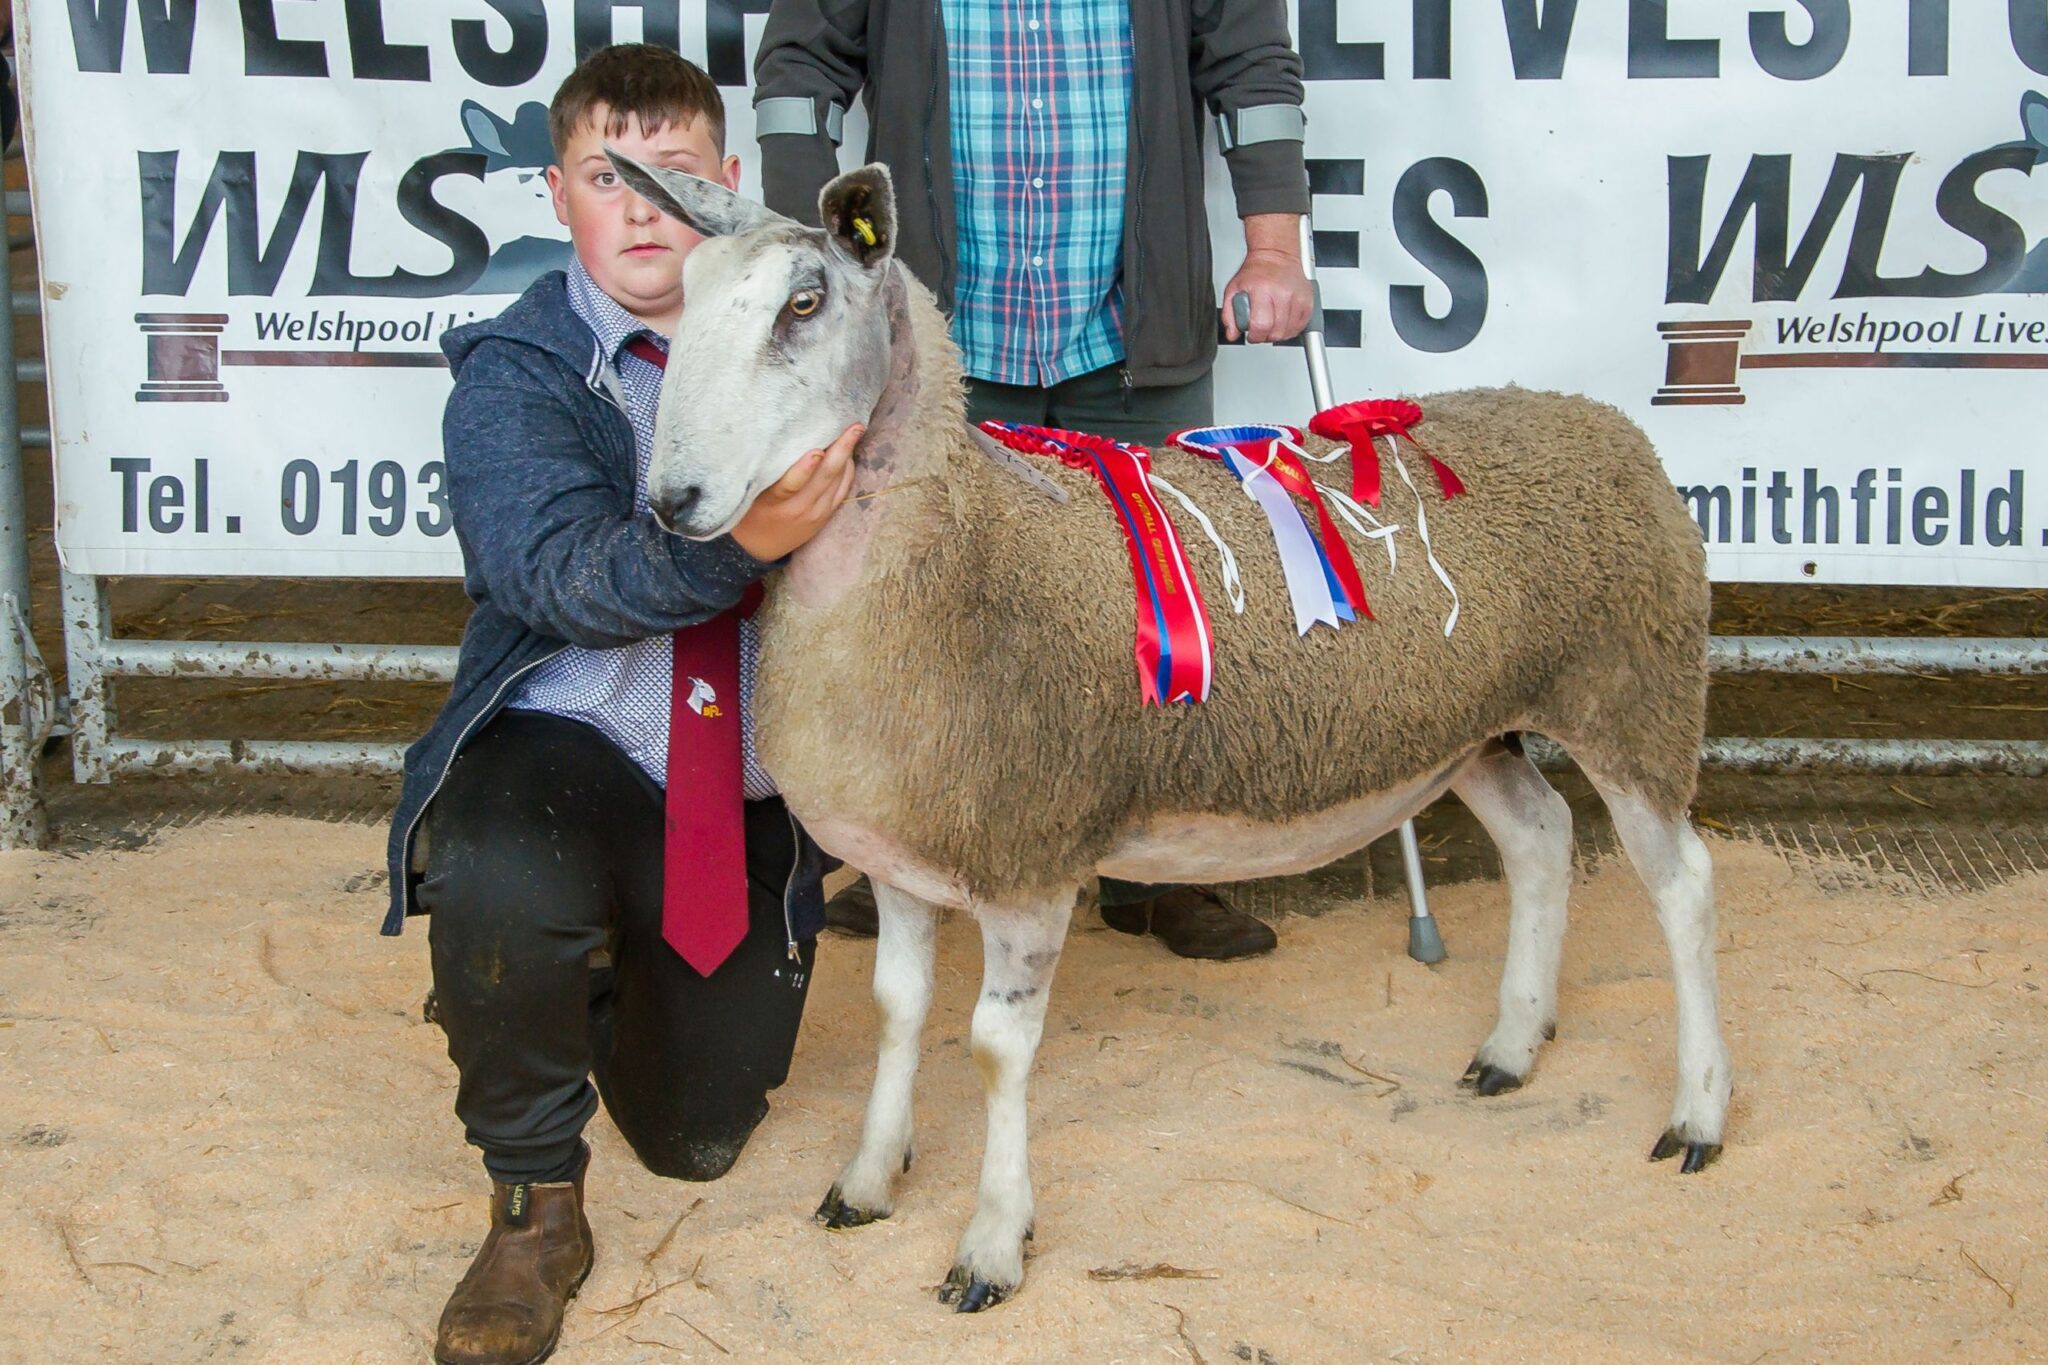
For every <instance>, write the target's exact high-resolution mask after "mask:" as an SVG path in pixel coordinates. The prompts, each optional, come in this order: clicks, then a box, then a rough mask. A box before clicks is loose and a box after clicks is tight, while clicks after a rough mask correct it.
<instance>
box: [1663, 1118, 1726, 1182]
mask: <svg viewBox="0 0 2048 1365" xmlns="http://www.w3.org/2000/svg"><path fill="white" fill-rule="evenodd" d="M1680 1152H1684V1153H1685V1160H1684V1161H1682V1162H1680V1163H1679V1167H1678V1173H1679V1174H1680V1175H1691V1174H1693V1173H1694V1172H1696V1171H1704V1170H1705V1169H1707V1167H1709V1166H1711V1165H1713V1164H1714V1159H1715V1158H1716V1157H1718V1156H1720V1155H1721V1144H1720V1143H1718V1142H1688V1141H1686V1139H1684V1138H1682V1137H1680V1136H1679V1135H1678V1133H1677V1131H1676V1130H1675V1129H1669V1128H1667V1129H1665V1131H1664V1136H1663V1137H1660V1138H1658V1139H1657V1145H1656V1146H1655V1147H1652V1148H1651V1149H1650V1160H1652V1161H1668V1160H1670V1159H1671V1158H1672V1157H1675V1156H1677V1155H1678V1154H1679V1153H1680Z"/></svg>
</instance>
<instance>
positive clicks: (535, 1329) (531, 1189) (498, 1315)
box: [434, 1147, 595, 1365]
mask: <svg viewBox="0 0 2048 1365" xmlns="http://www.w3.org/2000/svg"><path fill="white" fill-rule="evenodd" d="M589 1169H590V1149H589V1148H588V1147H586V1148H584V1150H583V1165H582V1166H581V1167H579V1168H578V1170H577V1172H576V1178H575V1179H574V1180H564V1181H561V1182H559V1183H555V1184H548V1185H500V1184H498V1183H497V1182H495V1181H493V1182H492V1184H491V1232H490V1236H488V1237H486V1238H484V1244H483V1246H482V1247H481V1248H479V1249H478V1251H477V1253H476V1259H475V1260H474V1261H471V1262H470V1263H469V1273H468V1274H466V1275H464V1276H463V1277H462V1283H461V1284H458V1285H456V1286H455V1292H454V1293H453V1294H450V1295H449V1296H448V1306H447V1307H446V1308H444V1309H442V1310H441V1332H440V1336H439V1338H438V1339H437V1340H436V1341H435V1342H434V1359H435V1360H436V1361H438V1362H440V1365H534V1362H536V1361H541V1360H546V1359H547V1358H548V1356H550V1355H551V1354H553V1353H554V1349H555V1342H556V1341H557V1340H559V1339H560V1338H561V1335H562V1313H563V1311H564V1310H565V1309H567V1308H568V1306H569V1300H571V1299H573V1298H575V1297H576V1291H577V1290H578V1289H580V1288H582V1287H583V1279H584V1277H585V1276H586V1275H588V1274H590V1265H591V1262H592V1260H593V1259H594V1257H595V1251H594V1248H593V1246H592V1243H591V1240H590V1221H589V1220H588V1219H586V1218H585V1217H584V1216H583V1176H584V1173H585V1172H587V1171H588V1170H589Z"/></svg>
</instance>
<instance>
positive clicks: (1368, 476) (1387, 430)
mask: <svg viewBox="0 0 2048 1365" xmlns="http://www.w3.org/2000/svg"><path fill="white" fill-rule="evenodd" d="M1421 420H1422V408H1421V407H1420V406H1419V405H1418V404H1415V403H1411V402H1410V401H1408V400H1407V399H1405V398H1368V399H1361V400H1359V401H1358V402H1355V403H1340V404H1338V405H1337V406H1336V407H1334V408H1325V409H1323V411H1321V412H1319V413H1317V414H1316V415H1315V416H1314V417H1311V418H1310V419H1309V423H1308V429H1309V430H1310V431H1312V432H1314V433H1315V434H1316V435H1318V436H1320V437H1322V438H1323V439H1324V440H1326V441H1342V442H1344V444H1346V445H1348V446H1349V447H1351V496H1352V497H1354V498H1356V499H1358V500H1359V501H1360V502H1363V503H1369V504H1371V505H1372V506H1374V507H1377V506H1379V505H1380V460H1379V452H1378V451H1377V450H1375V449H1374V447H1373V438H1374V437H1376V436H1391V437H1393V438H1394V439H1395V440H1397V441H1400V440H1405V441H1407V442H1408V444H1409V445H1412V446H1414V447H1415V448H1416V449H1417V450H1419V451H1421V452H1422V453H1423V454H1424V455H1428V456H1429V465H1430V468H1431V469H1434V470H1435V471H1436V482H1437V487H1438V488H1440V489H1442V490H1443V495H1444V500H1445V501H1446V502H1448V501H1449V500H1450V499H1452V498H1455V497H1457V496H1458V495H1459V494H1460V493H1463V492H1464V491H1465V481H1464V480H1463V479H1460V478H1459V477H1458V476H1457V474H1456V473H1455V472H1453V471H1452V469H1451V467H1450V466H1449V465H1447V464H1445V463H1444V462H1443V461H1442V460H1439V459H1438V458H1437V457H1436V456H1435V455H1433V454H1431V453H1430V451H1429V448H1428V447H1427V446H1425V445H1423V444H1422V442H1420V441H1418V440H1416V439H1415V433H1414V431H1413V430H1412V428H1413V427H1414V426H1415V425H1416V424H1417V423H1418V422H1420V421H1421Z"/></svg>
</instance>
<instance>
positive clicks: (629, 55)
mask: <svg viewBox="0 0 2048 1365" xmlns="http://www.w3.org/2000/svg"><path fill="white" fill-rule="evenodd" d="M600 104H601V105H603V106H604V107H605V114H606V118H605V127H604V132H605V134H606V135H607V136H609V137H617V136H618V135H619V134H620V133H622V132H624V131H625V130H626V118H627V116H628V115H633V116H636V117H638V118H639V120H640V126H641V128H643V129H645V130H648V131H653V130H654V129H657V128H666V127H667V126H668V125H669V124H671V123H689V122H691V121H692V120H694V119H700V118H701V119H706V120H709V124H710V130H711V141H712V144H713V145H714V146H716V147H717V148H718V154H719V155H720V156H723V155H725V97H724V96H723V95H720V94H719V93H718V87H717V86H716V85H715V84H713V83H712V80H711V77H709V76H707V75H706V74H704V70H703V68H701V67H699V66H698V65H697V64H696V63H695V62H692V61H690V60H689V59H688V58H685V57H683V56H681V55H680V54H678V53H676V52H675V51H673V50H672V49H670V48H666V47H658V46H656V45H655V44H653V43H618V44H615V45H614V46H612V47H601V48H599V49H598V50H597V51H595V52H593V53H591V54H590V55H589V56H588V57H585V58H584V59H583V60H582V61H580V62H578V63H577V64H576V69H575V70H574V71H571V72H570V73H569V76H568V79H566V80H564V81H563V82H562V88H561V89H559V90H557V91H555V98H554V101H553V102H552V103H550V104H549V105H548V136H549V137H550V138H551V139H552V140H553V141H554V144H555V157H556V159H557V160H559V159H560V158H561V156H562V152H563V150H564V149H565V148H567V146H568V145H569V139H570V138H572V137H574V136H575V135H576V132H577V130H578V129H580V128H581V127H582V126H583V125H584V123H585V121H587V120H588V119H589V118H590V116H591V111H592V110H593V109H594V108H595V107H596V106H597V105H600Z"/></svg>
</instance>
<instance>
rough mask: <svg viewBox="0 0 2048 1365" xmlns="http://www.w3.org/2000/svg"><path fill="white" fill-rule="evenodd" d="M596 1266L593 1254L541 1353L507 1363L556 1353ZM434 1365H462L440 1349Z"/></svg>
mask: <svg viewBox="0 0 2048 1365" xmlns="http://www.w3.org/2000/svg"><path fill="white" fill-rule="evenodd" d="M596 1268H597V1257H596V1256H592V1257H591V1258H590V1264H589V1265H586V1266H584V1267H583V1273H582V1274H581V1275H578V1276H577V1277H576V1283H574V1284H572V1285H570V1286H569V1293H568V1296H567V1297H566V1298H564V1299H563V1300H562V1310H563V1311H562V1324H560V1325H557V1326H556V1328H555V1334H554V1335H553V1336H551V1337H549V1338H548V1344H547V1345H545V1346H543V1347H541V1348H540V1353H539V1354H538V1355H531V1356H528V1357H527V1358H526V1359H524V1360H515V1361H507V1362H505V1365H540V1363H541V1362H542V1361H543V1360H546V1359H547V1358H548V1357H549V1356H551V1355H553V1354H554V1353H555V1348H556V1347H558V1346H560V1345H561V1344H562V1326H563V1325H566V1324H567V1323H568V1320H569V1313H568V1306H569V1305H570V1304H572V1303H574V1302H575V1301H576V1296H577V1295H578V1294H581V1293H582V1292H583V1282H584V1281H585V1280H587V1279H589V1278H590V1272H591V1271H593V1270H595V1269H596ZM434 1365H461V1362H459V1361H451V1360H449V1359H448V1358H447V1357H446V1356H444V1355H442V1354H441V1353H440V1352H439V1351H436V1352H434Z"/></svg>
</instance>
